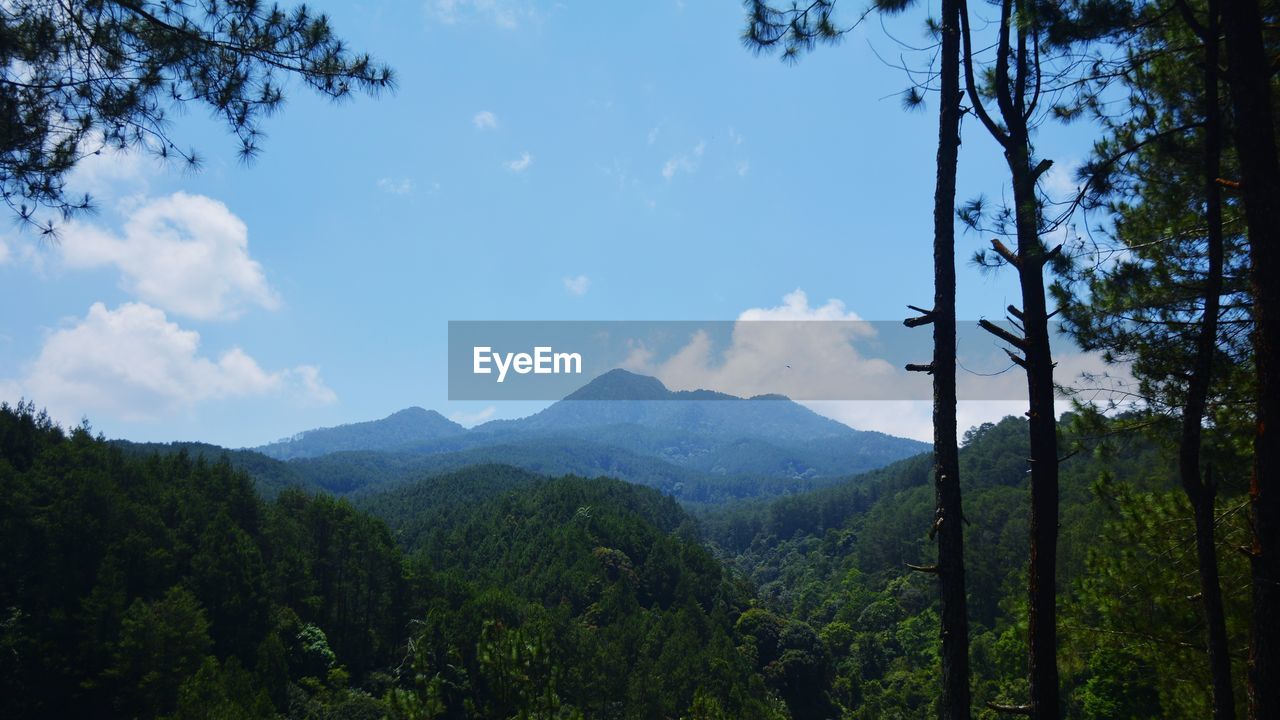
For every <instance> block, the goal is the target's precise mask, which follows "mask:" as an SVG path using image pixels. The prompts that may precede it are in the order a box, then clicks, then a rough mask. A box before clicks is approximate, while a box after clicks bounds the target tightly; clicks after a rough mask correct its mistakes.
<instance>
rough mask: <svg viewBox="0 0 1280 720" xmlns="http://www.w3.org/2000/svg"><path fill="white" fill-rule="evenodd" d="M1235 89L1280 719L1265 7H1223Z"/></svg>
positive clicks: (1258, 465) (1276, 218) (1275, 310)
mask: <svg viewBox="0 0 1280 720" xmlns="http://www.w3.org/2000/svg"><path fill="white" fill-rule="evenodd" d="M1222 28H1223V31H1224V35H1225V38H1226V45H1227V64H1228V68H1229V69H1228V73H1227V82H1228V88H1229V91H1230V96H1231V106H1232V110H1233V114H1234V119H1235V140H1236V150H1237V154H1238V155H1239V157H1240V174H1241V195H1242V197H1243V199H1244V211H1245V222H1246V225H1247V226H1248V230H1249V260H1250V264H1251V266H1252V268H1251V273H1250V275H1251V286H1252V291H1253V320H1254V324H1255V330H1254V336H1253V346H1254V361H1255V364H1256V368H1257V377H1258V386H1257V393H1258V399H1257V432H1256V434H1255V435H1254V459H1253V478H1252V481H1251V483H1250V488H1249V501H1250V510H1251V520H1252V524H1253V547H1252V548H1251V552H1250V559H1251V562H1250V572H1251V574H1252V577H1253V628H1252V631H1251V635H1250V648H1249V716H1250V717H1251V718H1257V719H1259V720H1261V719H1263V718H1276V717H1280V657H1277V656H1278V655H1280V552H1278V551H1280V548H1278V547H1277V544H1280V494H1278V493H1280V487H1277V473H1280V438H1277V437H1276V429H1277V427H1280V358H1277V356H1276V353H1277V352H1280V247H1278V245H1280V159H1278V158H1277V156H1276V137H1275V131H1276V130H1275V120H1274V118H1273V117H1272V109H1271V77H1272V68H1271V62H1270V60H1269V58H1268V57H1267V52H1266V46H1265V45H1264V43H1263V38H1262V29H1263V20H1262V12H1261V9H1260V8H1259V5H1258V2H1257V0H1230V1H1229V2H1224V3H1223V4H1222Z"/></svg>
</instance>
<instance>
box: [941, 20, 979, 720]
mask: <svg viewBox="0 0 1280 720" xmlns="http://www.w3.org/2000/svg"><path fill="white" fill-rule="evenodd" d="M959 7H960V4H959V0H942V58H941V60H942V64H941V75H940V76H939V82H940V83H941V93H940V95H941V97H940V102H941V106H940V107H939V109H938V167H937V172H938V176H937V185H936V187H935V189H934V195H933V273H934V275H933V320H934V322H933V454H934V470H933V472H934V488H935V495H936V500H937V517H936V520H935V524H934V528H935V532H936V533H937V536H938V590H939V597H940V601H941V610H942V628H941V632H942V712H941V717H942V718H943V720H968V718H969V705H970V691H969V614H968V606H967V604H966V601H965V581H964V514H963V512H962V510H961V506H960V456H959V448H958V447H957V445H956V430H957V428H956V254H955V253H956V250H955V246H956V242H955V206H956V165H957V163H958V160H959V158H958V155H959V150H960V12H959Z"/></svg>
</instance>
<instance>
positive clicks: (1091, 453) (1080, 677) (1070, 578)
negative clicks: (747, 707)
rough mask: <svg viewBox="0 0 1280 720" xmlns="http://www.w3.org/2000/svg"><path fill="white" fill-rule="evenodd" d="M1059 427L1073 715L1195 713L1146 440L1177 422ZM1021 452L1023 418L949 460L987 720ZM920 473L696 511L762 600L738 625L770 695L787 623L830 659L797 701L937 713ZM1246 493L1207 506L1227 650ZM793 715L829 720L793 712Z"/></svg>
mask: <svg viewBox="0 0 1280 720" xmlns="http://www.w3.org/2000/svg"><path fill="white" fill-rule="evenodd" d="M1061 426H1062V427H1063V428H1065V429H1066V431H1065V433H1064V436H1063V437H1062V439H1061V444H1062V446H1063V447H1065V448H1071V449H1072V451H1073V454H1071V456H1070V457H1069V458H1068V459H1066V460H1065V461H1064V462H1063V463H1062V466H1061V467H1062V475H1061V482H1062V486H1061V496H1062V511H1061V517H1062V523H1061V530H1060V538H1061V540H1060V552H1059V589H1060V590H1059V592H1060V594H1061V596H1062V597H1063V598H1064V599H1063V601H1062V607H1063V610H1062V621H1061V623H1060V624H1061V627H1062V635H1063V647H1062V651H1061V654H1060V655H1061V657H1060V663H1061V665H1062V667H1063V678H1064V684H1065V685H1064V690H1066V691H1068V695H1064V697H1069V706H1068V708H1067V710H1068V713H1069V717H1072V718H1077V717H1081V718H1082V717H1110V716H1111V715H1107V714H1106V713H1108V712H1114V713H1119V714H1118V715H1114V716H1115V717H1126V715H1124V713H1126V712H1130V713H1134V714H1132V715H1129V716H1132V717H1152V716H1160V717H1169V718H1194V717H1203V716H1204V715H1205V714H1206V713H1207V704H1206V702H1207V688H1208V686H1209V684H1208V678H1207V669H1206V666H1205V662H1204V646H1203V642H1202V641H1201V640H1200V636H1199V632H1200V625H1199V621H1198V618H1199V615H1198V606H1197V605H1196V604H1195V603H1194V602H1193V601H1190V600H1188V599H1187V598H1188V597H1189V596H1194V595H1195V593H1196V592H1197V587H1196V583H1197V580H1196V575H1195V553H1194V542H1193V540H1192V537H1193V535H1192V528H1191V523H1190V520H1189V517H1190V516H1189V514H1188V513H1187V510H1186V508H1185V502H1186V501H1185V499H1184V498H1183V497H1182V493H1181V491H1180V490H1178V489H1177V485H1176V475H1175V474H1174V473H1173V464H1174V460H1175V459H1176V458H1175V456H1173V454H1172V448H1171V447H1170V445H1169V444H1168V443H1167V442H1164V441H1161V440H1159V439H1158V438H1156V435H1157V433H1159V432H1164V433H1168V432H1170V431H1171V430H1172V429H1171V428H1169V426H1168V425H1167V424H1160V423H1158V422H1156V423H1153V419H1152V418H1151V417H1147V416H1134V415H1126V416H1120V417H1117V418H1113V419H1107V418H1104V417H1101V416H1096V415H1069V416H1064V418H1063V420H1062V423H1061ZM1166 437H1167V435H1166ZM1026 456H1027V450H1026V421H1025V420H1024V419H1021V418H1006V419H1005V420H1003V421H1001V422H1000V423H995V424H987V425H983V426H981V427H977V428H974V429H972V430H970V431H969V432H968V433H967V434H966V436H965V442H964V447H963V449H962V450H961V457H960V460H961V477H962V478H964V480H965V489H964V492H965V515H966V517H967V518H968V519H969V520H970V523H969V525H968V526H967V527H966V529H965V539H966V558H965V559H966V570H967V575H968V583H967V585H968V590H969V608H970V618H971V628H972V630H971V632H972V643H971V662H972V667H973V692H974V697H975V714H980V713H986V714H982V715H980V716H983V717H986V716H987V714H989V715H990V717H998V715H996V714H994V712H993V711H988V710H983V709H982V706H983V705H985V703H986V702H988V701H997V702H1003V703H1014V704H1017V703H1021V702H1025V698H1026V693H1027V681H1026V595H1025V592H1026V591H1025V573H1026V562H1027V561H1026V546H1027V533H1028V529H1027V516H1026V503H1027V497H1026V493H1027V472H1026ZM1223 467H1233V468H1244V467H1247V465H1245V464H1242V463H1239V462H1236V463H1232V464H1230V465H1227V464H1224V465H1223ZM931 473H932V467H931V464H930V463H929V461H928V458H913V459H910V460H906V461H903V462H900V463H897V464H895V465H891V466H889V467H887V468H884V469H882V470H878V471H875V472H872V473H868V474H866V475H864V476H861V477H859V478H855V479H854V480H853V481H849V482H846V483H841V484H838V485H834V486H831V487H829V488H823V489H820V490H816V491H814V492H811V493H805V494H803V495H797V496H792V497H786V498H779V499H775V500H772V501H767V502H761V501H757V502H752V503H741V504H737V505H729V506H725V507H722V508H719V509H715V510H711V511H708V512H706V513H704V514H703V515H702V516H701V517H700V520H701V521H702V522H701V524H702V527H703V530H704V532H705V533H706V536H707V539H708V541H709V543H710V544H711V546H712V547H713V548H716V549H717V552H718V554H719V555H720V557H721V558H722V559H723V560H724V561H725V562H726V563H727V564H729V565H730V567H731V569H732V570H733V571H735V572H736V573H740V574H741V576H742V577H743V578H744V579H746V580H747V581H749V582H750V584H751V585H752V586H754V588H755V590H756V594H757V597H758V602H759V603H760V604H759V605H758V606H757V607H755V608H753V609H751V610H748V611H747V612H744V613H743V614H742V615H741V616H740V618H739V620H738V631H739V633H740V634H741V635H742V636H743V643H744V651H745V652H747V654H748V655H750V656H751V657H753V658H754V659H756V660H757V662H758V664H759V667H761V668H762V672H763V673H764V674H765V677H766V679H768V680H769V682H770V683H771V686H772V687H774V688H775V689H776V690H777V691H778V692H779V694H780V696H781V697H784V698H785V697H787V694H786V693H787V690H786V688H785V686H784V685H782V684H779V683H778V682H777V681H778V680H779V679H781V678H783V677H785V676H786V674H785V673H784V672H779V670H780V668H779V667H777V666H775V667H773V668H770V663H777V662H778V661H779V659H780V658H782V657H783V656H784V655H785V650H783V649H782V648H783V647H784V642H783V640H782V638H783V636H784V629H785V628H788V627H795V626H800V627H807V628H812V629H813V630H814V631H816V633H817V638H818V640H819V642H820V643H821V645H822V646H823V647H824V650H825V653H826V654H827V657H829V663H830V667H831V669H830V671H829V672H828V673H827V675H826V676H825V679H824V680H822V684H820V685H819V686H818V687H816V688H814V687H811V688H809V690H808V692H809V697H815V696H817V697H822V696H825V698H826V700H827V701H828V702H830V703H831V704H832V705H833V706H835V707H837V708H840V714H841V715H842V716H844V717H853V718H884V717H900V718H916V717H925V716H930V715H934V714H936V707H935V703H936V701H937V697H938V693H939V687H938V672H939V669H938V668H939V659H938V656H937V651H938V642H937V632H938V630H937V628H938V618H937V610H936V603H937V600H936V598H937V595H936V589H935V588H934V587H933V582H934V581H933V579H932V577H931V576H928V575H925V574H921V573H915V572H911V571H909V570H907V569H906V567H905V564H906V563H912V564H917V565H927V564H929V563H930V562H932V556H933V552H934V549H933V544H932V543H931V542H929V541H928V528H929V523H930V521H931V520H932V517H933V509H934V497H933V492H932V490H933V489H932V485H931V483H932V474H931ZM1116 478H1123V479H1124V480H1123V481H1119V480H1117V479H1116ZM1241 500H1242V498H1241V497H1240V495H1239V493H1238V492H1236V493H1229V494H1228V495H1227V496H1225V497H1224V498H1222V506H1221V508H1220V512H1222V513H1223V514H1225V516H1226V517H1228V518H1234V519H1233V520H1231V522H1230V523H1228V524H1226V525H1223V526H1222V528H1221V529H1220V531H1219V532H1220V533H1222V536H1220V540H1221V544H1222V550H1221V551H1220V562H1221V563H1222V566H1223V568H1224V570H1223V572H1224V583H1223V584H1224V588H1231V589H1232V592H1231V593H1230V596H1229V599H1228V614H1229V616H1230V617H1231V620H1230V627H1231V628H1233V638H1234V639H1233V641H1232V642H1233V646H1235V647H1238V646H1240V645H1241V644H1242V643H1243V636H1242V635H1241V633H1242V632H1243V630H1244V618H1245V612H1246V610H1247V594H1246V593H1243V592H1241V591H1240V589H1241V588H1246V587H1247V579H1246V578H1247V568H1246V567H1245V564H1244V562H1243V561H1242V559H1241V558H1239V557H1238V556H1237V555H1238V554H1236V553H1233V552H1230V551H1229V548H1230V547H1233V546H1236V545H1239V544H1241V543H1242V542H1244V539H1245V537H1246V536H1245V532H1246V529H1245V528H1244V526H1243V524H1242V522H1241V519H1240V515H1241V513H1239V512H1238V510H1239V509H1240V507H1241V505H1240V503H1241ZM1228 528H1230V532H1227V529H1228ZM1230 578H1234V579H1230ZM1095 653H1103V654H1101V655H1097V657H1095ZM814 657H816V655H815V656H814ZM1104 663H1109V665H1105V668H1106V669H1105V670H1104V669H1103V668H1104ZM811 677H813V678H819V679H820V678H823V677H824V676H823V675H822V674H820V673H815V674H814V675H812V676H811ZM1236 677H1237V678H1242V675H1237V676H1236ZM1108 703H1111V704H1108ZM1126 703H1127V704H1126ZM791 712H792V715H793V717H797V718H798V717H822V716H826V715H823V714H822V713H817V712H813V711H811V710H810V709H807V708H804V707H801V706H799V705H794V704H793V705H791Z"/></svg>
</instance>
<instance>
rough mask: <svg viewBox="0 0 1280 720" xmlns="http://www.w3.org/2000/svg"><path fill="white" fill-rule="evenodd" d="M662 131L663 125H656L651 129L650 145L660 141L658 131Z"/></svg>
mask: <svg viewBox="0 0 1280 720" xmlns="http://www.w3.org/2000/svg"><path fill="white" fill-rule="evenodd" d="M660 132H662V126H661V125H655V126H654V127H653V128H652V129H651V130H649V135H648V141H649V144H650V145H652V144H654V143H655V142H657V141H658V133H660Z"/></svg>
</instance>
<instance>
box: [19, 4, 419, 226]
mask: <svg viewBox="0 0 1280 720" xmlns="http://www.w3.org/2000/svg"><path fill="white" fill-rule="evenodd" d="M0 64H2V65H3V68H4V70H3V76H0V194H2V195H3V197H4V201H5V203H6V204H7V205H8V206H9V207H10V209H11V210H12V211H13V212H14V213H15V214H16V215H17V217H18V218H19V219H21V220H22V221H24V222H26V223H31V224H37V225H39V226H40V227H41V229H42V230H43V231H44V232H53V230H54V221H53V219H52V218H49V217H45V216H43V215H42V214H41V211H42V209H43V210H46V211H53V215H55V216H57V215H61V216H62V217H64V218H65V217H67V216H68V215H70V214H71V213H73V212H75V211H76V210H80V209H85V208H88V207H89V206H90V203H91V198H89V197H88V196H84V195H82V196H78V197H72V196H70V195H69V192H68V188H67V187H66V180H67V175H68V173H69V172H70V171H71V170H72V169H73V168H74V167H75V166H76V164H77V163H78V162H80V161H81V160H83V159H84V158H85V157H86V156H88V155H91V154H94V153H99V152H102V151H103V150H104V149H108V148H112V149H117V150H139V151H145V152H150V153H153V154H156V155H158V156H160V157H164V158H177V159H179V160H180V161H182V162H186V163H190V164H193V165H195V164H198V163H199V161H200V156H199V155H198V154H197V152H196V151H195V150H194V149H186V148H183V147H181V146H180V145H179V144H178V141H177V139H176V138H175V137H174V135H173V133H172V126H171V123H170V119H169V111H170V110H171V109H172V108H173V107H174V106H177V105H181V104H187V103H195V104H199V105H203V106H205V107H207V108H208V109H209V110H210V111H211V112H212V113H213V114H214V115H215V116H216V117H217V118H218V119H219V120H220V121H221V122H222V123H223V124H224V125H225V126H226V128H227V129H228V130H229V131H230V132H231V133H233V134H234V135H235V136H236V138H237V139H238V141H239V143H240V154H241V156H242V157H244V158H250V157H252V156H253V155H255V154H256V153H257V152H258V150H259V148H260V145H259V143H260V141H261V139H262V121H263V119H264V118H266V117H267V116H268V115H270V114H271V113H272V112H274V111H275V110H277V109H279V108H280V106H281V104H282V103H283V102H284V99H285V87H286V82H287V80H288V78H290V77H295V78H297V79H299V80H301V81H302V82H303V83H304V84H305V85H306V86H308V87H310V88H312V89H313V90H315V91H317V92H319V93H321V94H322V95H325V96H327V97H330V98H334V99H339V98H343V97H346V96H348V95H350V94H351V93H352V92H354V91H364V92H377V91H379V90H383V89H388V88H390V87H392V85H393V82H394V76H393V74H392V71H391V68H389V67H387V66H386V65H383V64H380V63H378V62H376V61H375V60H374V59H372V58H371V57H370V56H369V55H367V54H364V53H359V52H354V51H352V50H351V49H350V48H348V47H347V45H346V43H344V42H343V41H342V40H341V39H340V38H339V37H337V36H336V35H335V34H334V32H333V29H332V28H331V27H330V25H329V21H328V19H327V18H326V17H325V16H324V15H317V14H314V13H312V12H311V11H310V10H309V9H308V8H307V7H306V6H305V5H303V6H298V7H295V8H283V7H281V6H279V5H276V4H270V5H268V4H265V3H261V2H257V1H256V0H198V1H189V0H159V1H158V2H148V1H146V0H72V1H71V2H56V1H54V0H17V1H15V2H6V3H4V4H3V5H0Z"/></svg>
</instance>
